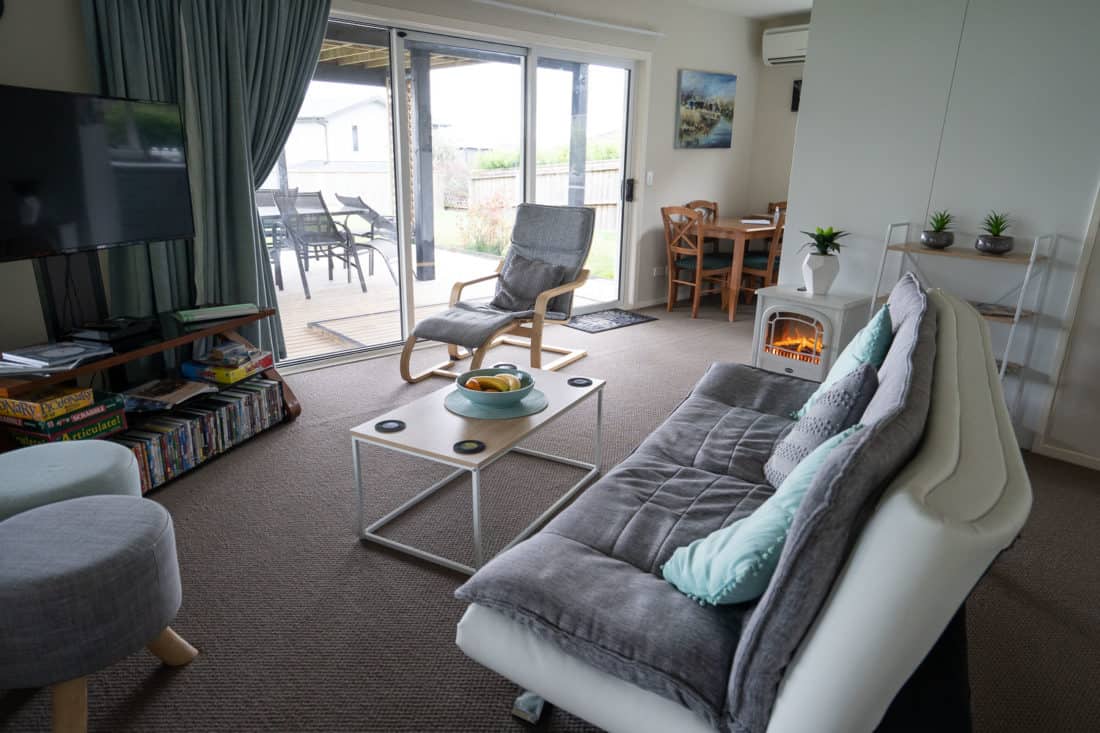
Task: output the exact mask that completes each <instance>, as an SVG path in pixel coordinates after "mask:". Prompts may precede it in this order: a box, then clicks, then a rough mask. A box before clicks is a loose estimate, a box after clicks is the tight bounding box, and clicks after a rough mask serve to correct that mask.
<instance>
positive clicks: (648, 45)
mask: <svg viewBox="0 0 1100 733" xmlns="http://www.w3.org/2000/svg"><path fill="white" fill-rule="evenodd" d="M520 1H521V2H522V0H520ZM529 4H530V5H531V6H532V7H538V8H545V7H546V3H529ZM553 9H554V10H555V12H558V13H562V14H566V15H574V16H579V17H582V18H587V19H590V20H597V21H604V22H609V23H616V24H620V25H628V26H634V27H641V28H647V29H650V30H654V31H658V32H660V33H662V34H663V35H662V36H661V37H657V38H654V37H651V36H646V35H641V34H636V33H628V32H622V31H615V30H610V29H606V28H599V27H593V26H588V25H582V24H577V23H571V22H568V21H563V20H558V19H553V18H544V17H540V16H535V15H530V14H527V13H521V12H517V11H511V10H506V9H500V8H494V7H490V6H485V5H479V4H476V3H470V2H447V1H446V0H403V1H400V0H383V1H382V2H375V3H365V2H358V1H357V0H335V2H334V3H333V12H334V13H343V14H351V15H358V16H361V17H366V18H374V19H382V20H385V19H388V20H390V21H392V22H393V23H394V24H395V25H400V24H401V23H403V22H404V23H408V24H414V23H422V24H425V25H427V26H430V27H432V28H434V29H436V30H438V31H449V32H452V33H454V34H457V35H469V36H473V37H482V38H485V39H488V40H510V41H511V42H513V43H518V44H524V45H529V44H544V45H565V46H568V47H571V48H574V49H576V50H585V51H589V52H594V53H603V54H606V55H620V56H624V57H628V58H635V59H640V60H641V62H640V66H639V74H638V76H639V77H640V78H638V79H636V82H638V85H639V91H640V92H641V94H640V95H639V96H638V97H637V102H638V105H639V110H638V112H639V114H637V115H636V116H635V117H634V123H635V132H636V133H637V135H636V138H635V156H634V158H633V160H632V161H631V162H630V165H629V168H630V172H629V175H632V176H633V177H635V178H636V179H638V181H639V187H638V189H637V194H638V195H637V199H636V201H635V202H634V204H633V205H632V207H633V209H634V210H637V211H638V212H639V216H638V218H637V227H636V228H635V229H634V233H633V239H632V241H630V242H628V247H633V248H634V254H635V255H636V270H635V271H636V273H637V276H636V278H635V280H634V282H633V283H631V285H632V286H633V287H632V291H633V295H634V298H633V300H634V302H638V303H646V302H658V301H660V300H662V299H663V294H664V292H665V287H666V285H665V283H666V280H665V276H664V275H657V276H654V275H653V269H654V268H663V267H664V266H665V264H666V263H665V249H664V233H663V230H662V227H661V216H660V207H661V206H667V205H670V204H683V203H685V202H687V201H689V200H691V199H696V198H706V199H712V200H715V201H718V203H719V206H720V209H721V210H722V211H723V212H730V213H734V212H741V211H746V210H748V208H749V204H750V196H749V181H750V159H751V153H752V150H753V144H754V138H753V127H754V124H755V117H756V113H755V102H756V97H757V85H758V80H759V76H760V71H761V67H762V64H761V63H760V62H759V60H758V59H759V55H760V41H759V34H760V24H759V23H757V22H755V21H751V20H748V19H745V18H741V17H739V16H735V15H732V14H730V13H724V12H720V11H715V10H706V9H702V8H696V7H694V6H688V5H685V4H683V3H669V2H658V1H655V0H606V1H605V2H602V3H600V4H599V5H593V4H592V3H590V2H585V1H584V0H559V1H558V2H555V3H554V4H553ZM679 69H701V70H705V71H720V72H725V73H733V74H736V75H737V95H736V110H735V112H734V130H733V147H732V149H730V150H678V149H675V148H674V147H673V133H674V125H675V116H676V111H675V103H676V72H677V70H679ZM639 152H642V153H644V160H643V159H640V156H639V155H637V153H639ZM646 170H651V171H653V173H654V185H653V186H652V187H645V186H643V185H642V182H643V181H644V179H645V171H646ZM628 216H629V214H628Z"/></svg>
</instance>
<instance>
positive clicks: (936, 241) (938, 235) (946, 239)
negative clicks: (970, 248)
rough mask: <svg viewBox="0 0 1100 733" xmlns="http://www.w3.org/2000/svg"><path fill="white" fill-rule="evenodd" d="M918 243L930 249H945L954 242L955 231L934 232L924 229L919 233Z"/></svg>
mask: <svg viewBox="0 0 1100 733" xmlns="http://www.w3.org/2000/svg"><path fill="white" fill-rule="evenodd" d="M920 243H921V244H923V245H924V246H925V247H929V248H931V249H947V248H948V247H950V246H951V245H953V244H954V243H955V232H947V231H944V232H934V231H932V230H931V229H925V230H924V231H923V232H921V233H920Z"/></svg>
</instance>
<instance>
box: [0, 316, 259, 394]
mask: <svg viewBox="0 0 1100 733" xmlns="http://www.w3.org/2000/svg"><path fill="white" fill-rule="evenodd" d="M273 315H275V310H274V309H267V310H261V311H260V312H259V313H250V314H248V315H245V316H240V317H238V318H229V319H226V320H221V321H217V322H212V323H211V324H210V325H209V326H208V327H206V328H199V329H196V330H194V331H190V332H188V333H184V334H181V335H179V336H176V337H174V338H170V339H165V340H163V341H157V342H155V343H151V344H147V345H145V346H142V347H140V348H137V349H133V350H132V351H124V352H122V353H120V354H114V355H113V356H108V357H107V358H105V359H99V360H97V361H92V362H88V363H87V364H82V365H81V366H78V367H77V368H76V369H70V370H68V371H64V372H56V373H54V374H49V375H45V376H40V377H0V397H13V396H15V395H18V394H22V393H24V392H29V391H31V390H33V389H37V388H38V387H42V386H44V385H47V384H59V383H61V382H68V381H71V380H73V379H76V378H77V377H84V376H88V375H90V374H95V373H96V372H101V371H103V370H104V369H110V368H111V367H116V366H120V365H122V364H128V363H130V362H132V361H136V360H137V359H141V358H143V357H146V356H152V355H153V354H159V353H161V352H163V351H170V350H172V349H175V348H177V347H180V346H186V345H187V344H190V343H194V342H195V341H198V340H199V339H203V338H209V337H211V336H216V335H218V334H222V333H225V332H227V331H235V330H237V329H238V328H240V327H241V326H247V325H248V324H249V323H254V322H256V321H259V320H261V319H263V318H268V317H270V316H273Z"/></svg>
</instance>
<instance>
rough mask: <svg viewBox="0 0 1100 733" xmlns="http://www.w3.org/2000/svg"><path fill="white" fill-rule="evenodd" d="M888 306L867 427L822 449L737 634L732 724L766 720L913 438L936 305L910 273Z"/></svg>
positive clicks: (930, 360) (927, 380)
mask: <svg viewBox="0 0 1100 733" xmlns="http://www.w3.org/2000/svg"><path fill="white" fill-rule="evenodd" d="M890 313H891V315H892V316H896V317H897V328H896V329H895V334H894V341H893V344H892V345H891V347H890V351H889V352H888V353H887V355H886V360H885V362H884V363H883V365H882V367H881V368H880V369H879V373H878V380H879V386H878V389H877V390H876V392H875V396H874V397H873V398H872V399H871V402H870V404H869V405H868V406H867V409H866V410H865V411H864V413H863V415H862V416H861V418H860V422H861V423H863V425H864V429H863V430H861V431H859V432H858V433H856V435H854V436H853V437H852V439H850V440H847V441H845V442H844V443H843V444H841V445H840V446H839V447H838V448H837V449H836V450H835V451H834V452H833V453H832V454H831V455H830V456H829V458H828V460H827V461H826V462H825V464H824V466H823V467H822V469H821V471H820V472H819V474H818V475H817V477H816V478H815V479H814V481H813V483H812V484H811V486H810V489H809V491H808V492H807V494H806V497H805V499H803V502H802V505H801V506H800V507H799V510H798V513H797V514H796V515H795V518H794V523H793V524H792V526H791V530H790V533H789V535H788V537H787V542H786V544H785V545H784V548H783V553H782V555H781V556H780V558H779V565H778V567H777V568H776V571H775V574H774V575H773V576H772V580H771V583H770V584H769V586H768V589H767V590H766V591H765V592H764V595H763V596H762V597H761V599H760V601H759V602H758V603H757V604H756V607H755V609H754V610H753V611H752V614H751V616H749V618H748V620H747V622H746V624H745V627H744V631H743V633H742V636H741V640H740V642H739V643H738V646H737V652H736V654H735V657H734V663H733V667H732V670H731V674H730V677H729V687H728V695H727V701H726V706H727V709H726V717H725V722H726V724H727V725H728V727H729V728H730V729H731V730H733V731H737V733H764V731H765V730H766V729H767V726H768V721H769V719H770V716H771V711H772V708H773V706H774V705H775V699H776V695H777V693H778V689H779V683H780V681H781V680H782V678H783V675H784V673H785V671H786V668H787V665H788V664H790V662H791V659H792V658H793V657H794V655H795V653H796V651H797V650H798V647H799V645H800V644H801V642H802V639H803V638H805V635H806V633H807V632H808V630H809V629H810V627H811V625H812V624H813V622H814V619H815V618H816V617H817V614H818V612H819V611H820V609H821V607H822V605H823V604H824V602H825V599H826V598H827V597H828V594H829V591H830V589H831V588H832V585H833V583H834V581H835V580H836V577H837V575H838V573H839V572H840V568H841V567H842V566H843V564H844V561H845V560H846V558H847V556H848V553H849V552H850V550H851V548H852V545H853V544H854V543H855V540H856V539H857V537H858V536H859V532H860V530H861V529H862V527H863V525H864V524H865V522H866V520H867V518H868V517H869V516H870V513H871V511H872V510H873V509H874V506H875V504H876V503H877V502H878V500H879V498H880V496H881V494H882V492H883V491H884V490H885V488H886V486H887V484H888V483H889V481H890V480H891V479H892V478H893V477H894V476H895V475H896V474H897V472H898V471H899V470H900V469H901V468H902V466H904V465H905V463H906V462H907V461H908V460H909V459H910V458H911V457H912V454H913V452H914V451H915V450H916V448H917V445H918V444H919V442H920V439H921V434H922V432H923V430H924V424H925V421H926V419H927V417H928V408H929V404H930V402H931V385H932V372H933V366H934V361H935V355H936V313H935V310H934V309H929V308H928V302H927V298H926V296H925V294H924V291H923V289H922V288H921V287H920V284H919V283H918V282H917V280H916V278H914V277H913V276H912V275H908V276H906V277H905V278H903V279H902V281H901V282H899V283H898V285H897V286H896V287H895V288H894V291H893V293H892V294H891V296H890ZM839 663H841V664H842V661H841V662H839Z"/></svg>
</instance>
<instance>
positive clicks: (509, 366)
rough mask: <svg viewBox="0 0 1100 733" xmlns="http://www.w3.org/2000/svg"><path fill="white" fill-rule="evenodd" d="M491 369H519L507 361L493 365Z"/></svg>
mask: <svg viewBox="0 0 1100 733" xmlns="http://www.w3.org/2000/svg"><path fill="white" fill-rule="evenodd" d="M493 369H517V370H518V369H519V367H518V366H516V365H515V364H512V363H510V362H507V361H502V362H500V363H499V364H493Z"/></svg>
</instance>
